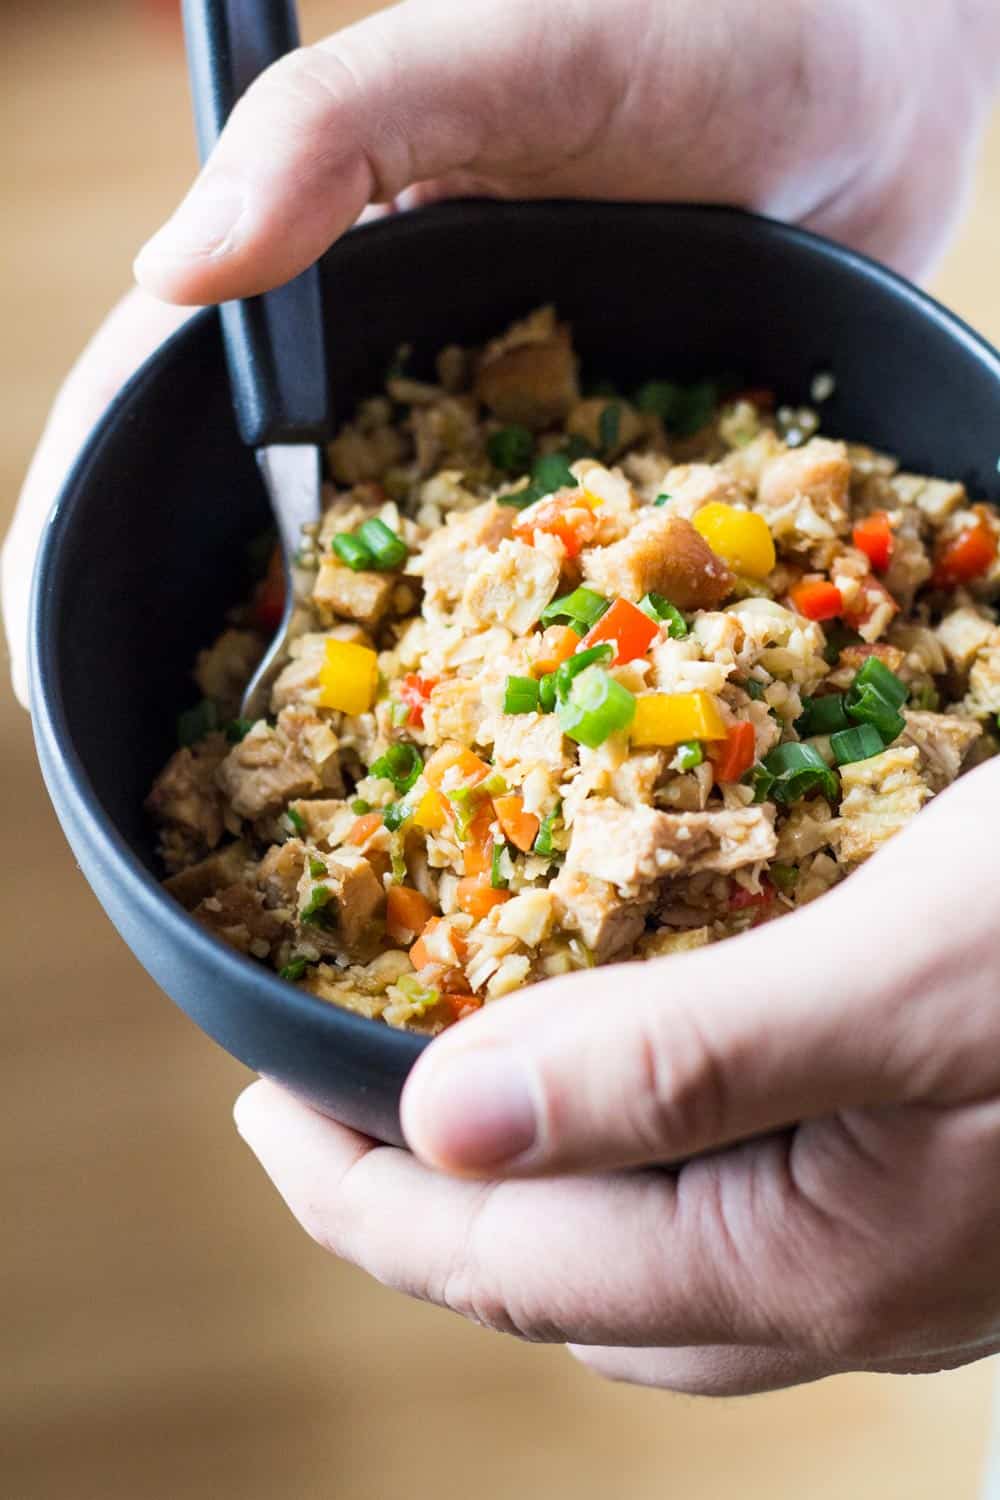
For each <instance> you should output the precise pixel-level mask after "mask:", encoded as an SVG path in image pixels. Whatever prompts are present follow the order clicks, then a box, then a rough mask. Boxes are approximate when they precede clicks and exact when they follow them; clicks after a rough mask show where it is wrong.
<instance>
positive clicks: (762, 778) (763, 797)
mask: <svg viewBox="0 0 1000 1500" xmlns="http://www.w3.org/2000/svg"><path fill="white" fill-rule="evenodd" d="M743 784H744V785H745V786H751V787H753V800H754V802H766V801H767V799H768V797H769V796H770V795H771V788H772V787H773V785H774V777H773V776H772V774H771V772H770V771H769V770H768V769H767V767H766V766H765V765H763V764H762V763H761V762H759V761H758V763H757V765H755V766H751V767H750V769H749V771H748V772H747V773H746V775H745V776H744V777H743Z"/></svg>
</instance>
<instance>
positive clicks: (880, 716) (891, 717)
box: [844, 678, 906, 745]
mask: <svg viewBox="0 0 1000 1500" xmlns="http://www.w3.org/2000/svg"><path fill="white" fill-rule="evenodd" d="M844 701H845V703H846V706H847V712H848V716H849V717H850V718H852V719H853V720H854V721H855V723H857V724H872V725H873V726H874V727H875V728H876V729H877V730H878V732H879V734H880V735H881V736H882V739H883V740H884V741H885V743H886V744H887V745H891V744H892V742H893V740H894V739H896V738H897V737H898V736H899V735H901V734H902V732H903V730H904V729H905V728H906V720H905V719H904V718H903V715H902V714H901V713H899V711H898V710H897V709H896V708H895V706H894V705H893V704H892V703H890V702H889V700H888V699H887V698H883V696H882V694H881V693H880V692H879V690H878V688H877V687H875V686H874V684H873V683H871V682H863V683H861V685H860V686H859V685H858V679H857V678H855V679H854V684H853V686H852V687H851V688H849V689H848V692H847V696H846V698H845V700H844Z"/></svg>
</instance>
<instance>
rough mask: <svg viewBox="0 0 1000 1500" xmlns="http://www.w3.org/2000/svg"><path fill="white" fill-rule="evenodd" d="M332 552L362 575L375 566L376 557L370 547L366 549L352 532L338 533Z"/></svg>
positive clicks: (331, 545)
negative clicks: (364, 571)
mask: <svg viewBox="0 0 1000 1500" xmlns="http://www.w3.org/2000/svg"><path fill="white" fill-rule="evenodd" d="M330 548H331V551H333V552H335V553H336V554H337V556H338V557H339V558H340V561H341V562H342V563H346V564H347V566H348V567H349V568H353V570H354V572H355V573H360V572H361V571H362V570H363V569H365V568H371V567H373V566H374V563H375V557H374V554H373V553H372V550H371V548H370V547H366V546H365V544H364V542H363V541H362V540H361V538H360V537H356V536H354V535H353V533H352V532H350V531H338V532H337V535H336V536H335V537H334V539H333V541H332V542H331V543H330Z"/></svg>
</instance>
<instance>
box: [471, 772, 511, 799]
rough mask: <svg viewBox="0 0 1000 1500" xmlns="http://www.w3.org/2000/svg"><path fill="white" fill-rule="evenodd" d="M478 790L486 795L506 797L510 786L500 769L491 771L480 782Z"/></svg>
mask: <svg viewBox="0 0 1000 1500" xmlns="http://www.w3.org/2000/svg"><path fill="white" fill-rule="evenodd" d="M476 790H477V791H480V792H482V794H483V796H484V797H506V795H507V793H508V792H509V791H510V787H509V786H508V785H507V782H506V780H505V779H504V777H503V776H501V775H500V772H499V771H491V772H490V774H489V775H488V776H486V777H484V778H483V780H482V781H481V782H480V783H479V786H478V787H477V788H476Z"/></svg>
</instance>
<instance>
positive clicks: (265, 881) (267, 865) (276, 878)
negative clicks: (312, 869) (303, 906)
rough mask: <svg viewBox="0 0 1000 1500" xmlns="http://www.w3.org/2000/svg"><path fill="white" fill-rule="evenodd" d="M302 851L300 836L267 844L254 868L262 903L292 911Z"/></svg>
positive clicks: (300, 868)
mask: <svg viewBox="0 0 1000 1500" xmlns="http://www.w3.org/2000/svg"><path fill="white" fill-rule="evenodd" d="M306 853H307V851H306V846H305V844H304V843H303V842H302V840H301V839H288V840H287V842H286V843H284V844H272V845H271V847H270V849H268V851H267V853H266V854H265V855H264V858H263V859H262V860H261V862H260V864H259V865H258V867H257V885H258V887H259V889H260V891H261V893H262V895H263V897H264V904H265V905H266V906H271V907H283V908H285V909H287V910H289V911H292V910H294V908H295V906H296V904H297V900H298V887H299V881H300V880H301V879H302V872H303V870H304V869H305V867H306Z"/></svg>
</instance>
